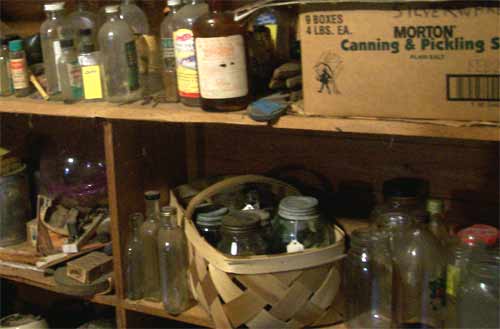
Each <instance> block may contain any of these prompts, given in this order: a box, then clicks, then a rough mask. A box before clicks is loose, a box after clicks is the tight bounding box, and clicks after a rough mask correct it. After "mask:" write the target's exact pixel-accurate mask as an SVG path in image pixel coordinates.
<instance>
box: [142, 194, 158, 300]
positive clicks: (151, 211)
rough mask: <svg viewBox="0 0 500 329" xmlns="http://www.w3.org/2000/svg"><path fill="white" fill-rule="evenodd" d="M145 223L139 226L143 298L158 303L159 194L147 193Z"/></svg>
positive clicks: (145, 196)
mask: <svg viewBox="0 0 500 329" xmlns="http://www.w3.org/2000/svg"><path fill="white" fill-rule="evenodd" d="M144 198H145V199H146V221H145V222H144V223H143V224H142V226H141V240H142V243H143V244H144V263H143V264H144V298H145V299H147V300H151V301H154V302H159V301H160V271H159V266H158V227H159V218H160V192H158V191H147V192H146V193H144Z"/></svg>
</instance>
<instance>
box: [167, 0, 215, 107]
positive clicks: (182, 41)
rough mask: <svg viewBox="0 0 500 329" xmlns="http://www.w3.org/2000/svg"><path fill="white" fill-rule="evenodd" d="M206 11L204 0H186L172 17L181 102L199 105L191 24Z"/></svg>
mask: <svg viewBox="0 0 500 329" xmlns="http://www.w3.org/2000/svg"><path fill="white" fill-rule="evenodd" d="M207 12H208V6H207V4H206V3H205V1H204V0H188V1H186V2H185V6H184V7H182V8H181V9H180V10H179V11H178V13H177V14H176V15H175V18H174V48H175V61H176V67H177V89H178V92H179V98H180V101H181V102H182V104H184V105H187V106H200V88H199V82H198V68H197V64H196V56H195V47H194V37H193V30H192V29H193V24H194V22H195V21H196V20H197V19H198V17H200V16H202V15H203V14H205V13H207Z"/></svg>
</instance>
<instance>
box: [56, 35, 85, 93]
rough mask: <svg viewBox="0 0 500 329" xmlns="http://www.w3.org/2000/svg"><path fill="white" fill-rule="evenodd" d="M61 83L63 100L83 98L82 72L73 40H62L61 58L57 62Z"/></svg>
mask: <svg viewBox="0 0 500 329" xmlns="http://www.w3.org/2000/svg"><path fill="white" fill-rule="evenodd" d="M57 66H58V69H59V74H60V81H61V93H62V99H63V101H65V102H73V101H78V100H80V99H81V98H82V96H83V86H82V72H81V70H80V64H78V58H77V56H76V51H75V49H74V44H73V40H71V39H70V40H61V57H60V58H59V61H58V62H57Z"/></svg>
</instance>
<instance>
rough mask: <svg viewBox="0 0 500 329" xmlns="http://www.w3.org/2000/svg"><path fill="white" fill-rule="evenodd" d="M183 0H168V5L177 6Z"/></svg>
mask: <svg viewBox="0 0 500 329" xmlns="http://www.w3.org/2000/svg"><path fill="white" fill-rule="evenodd" d="M181 1H182V0H167V5H168V6H177V5H180V4H181Z"/></svg>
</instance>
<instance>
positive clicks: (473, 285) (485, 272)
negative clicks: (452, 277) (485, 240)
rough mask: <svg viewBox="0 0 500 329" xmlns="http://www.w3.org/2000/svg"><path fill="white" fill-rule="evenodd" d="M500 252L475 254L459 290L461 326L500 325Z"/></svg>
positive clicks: (458, 301) (459, 324) (458, 302)
mask: <svg viewBox="0 0 500 329" xmlns="http://www.w3.org/2000/svg"><path fill="white" fill-rule="evenodd" d="M499 252H500V250H498V249H496V250H489V251H487V252H483V253H480V254H479V255H477V254H476V255H473V256H475V257H473V258H472V260H471V262H470V264H469V266H468V267H467V271H466V274H465V275H464V276H462V278H461V280H460V283H459V287H458V291H457V315H458V327H459V328H500V312H499V310H500V294H499V289H500V253H499Z"/></svg>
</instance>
